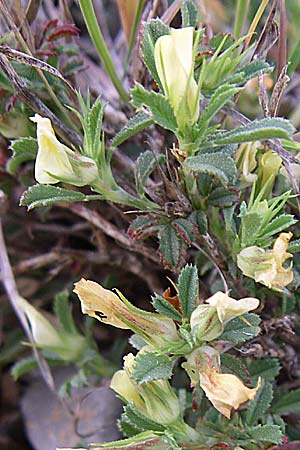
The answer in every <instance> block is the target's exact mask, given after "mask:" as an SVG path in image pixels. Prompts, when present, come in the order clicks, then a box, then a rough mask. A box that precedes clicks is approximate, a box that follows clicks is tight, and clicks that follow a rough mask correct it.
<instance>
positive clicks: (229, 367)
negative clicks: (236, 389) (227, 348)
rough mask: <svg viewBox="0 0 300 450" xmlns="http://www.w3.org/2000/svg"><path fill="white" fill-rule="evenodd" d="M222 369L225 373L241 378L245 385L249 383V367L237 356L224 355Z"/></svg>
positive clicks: (222, 356)
mask: <svg viewBox="0 0 300 450" xmlns="http://www.w3.org/2000/svg"><path fill="white" fill-rule="evenodd" d="M221 368H222V372H223V373H231V374H232V375H236V376H237V377H239V378H241V380H243V381H244V382H245V383H247V382H249V377H248V373H247V372H248V371H247V367H246V365H245V364H243V363H242V362H241V361H240V360H239V359H238V358H237V357H236V356H233V355H229V354H228V353H223V354H222V355H221Z"/></svg>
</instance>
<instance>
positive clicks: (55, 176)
mask: <svg viewBox="0 0 300 450" xmlns="http://www.w3.org/2000/svg"><path fill="white" fill-rule="evenodd" d="M31 120H32V122H35V123H37V140H38V153H37V157H36V161H35V179H36V181H37V182H38V183H41V184H56V183H59V181H64V182H66V183H70V184H73V185H74V186H85V185H87V184H91V183H92V181H94V180H95V179H96V178H97V177H98V169H97V165H96V163H95V162H94V161H93V160H92V159H91V158H88V157H86V156H83V155H81V154H79V153H75V152H73V150H71V149H70V148H69V147H67V146H66V145H64V144H62V143H61V142H59V141H58V139H57V138H56V136H55V133H54V130H53V128H52V125H51V121H50V120H49V119H47V118H45V117H41V116H39V115H38V114H36V115H35V116H34V117H31Z"/></svg>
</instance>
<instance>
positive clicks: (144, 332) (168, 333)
mask: <svg viewBox="0 0 300 450" xmlns="http://www.w3.org/2000/svg"><path fill="white" fill-rule="evenodd" d="M74 292H75V293H76V294H77V295H78V297H79V299H80V301H81V309H82V312H83V314H88V315H89V316H91V317H94V318H95V319H98V320H99V321H100V322H104V323H107V324H110V325H112V326H114V327H117V328H125V329H131V330H132V331H134V332H135V333H137V334H138V335H140V336H141V337H142V338H143V339H144V340H145V341H146V342H148V343H149V344H152V345H162V344H164V343H166V342H179V341H180V338H179V336H178V333H177V329H176V325H175V323H174V322H173V320H172V319H169V318H168V317H165V316H162V315H160V314H156V313H151V312H148V311H143V310H141V309H139V308H136V307H135V306H133V305H132V304H131V303H129V302H128V300H126V299H125V298H124V297H123V296H122V294H120V293H119V295H120V296H121V298H122V299H121V298H120V297H119V296H118V295H116V294H115V293H113V292H111V291H109V290H107V289H104V288H103V287H102V286H100V285H99V284H98V283H95V282H94V281H90V280H84V279H81V280H80V281H79V282H78V283H75V289H74Z"/></svg>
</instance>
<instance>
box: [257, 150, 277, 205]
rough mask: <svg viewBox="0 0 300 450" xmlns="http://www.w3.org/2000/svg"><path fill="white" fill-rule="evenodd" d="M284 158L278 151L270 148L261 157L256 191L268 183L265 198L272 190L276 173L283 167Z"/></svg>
mask: <svg viewBox="0 0 300 450" xmlns="http://www.w3.org/2000/svg"><path fill="white" fill-rule="evenodd" d="M281 163H282V159H281V157H280V156H279V155H277V153H275V152H272V150H268V151H267V152H265V153H264V154H263V155H262V156H261V157H260V159H259V163H258V171H257V175H258V177H257V184H256V192H259V191H260V190H261V189H262V188H263V187H264V186H265V185H266V183H268V186H267V188H266V190H265V192H264V198H265V197H267V195H268V193H269V192H271V190H272V187H273V184H274V180H275V177H276V175H277V174H278V172H279V169H280V167H281Z"/></svg>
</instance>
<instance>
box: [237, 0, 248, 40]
mask: <svg viewBox="0 0 300 450" xmlns="http://www.w3.org/2000/svg"><path fill="white" fill-rule="evenodd" d="M248 9H249V0H237V3H236V15H235V21H234V27H233V35H234V37H236V38H237V39H238V38H239V37H241V35H242V31H243V26H244V23H245V19H246V17H247V14H248Z"/></svg>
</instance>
